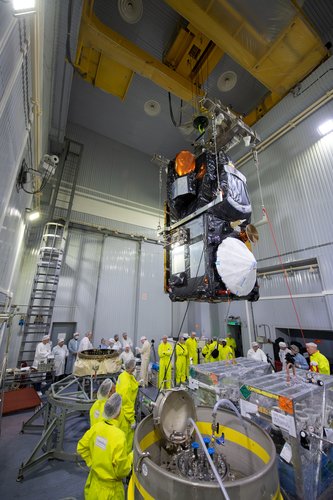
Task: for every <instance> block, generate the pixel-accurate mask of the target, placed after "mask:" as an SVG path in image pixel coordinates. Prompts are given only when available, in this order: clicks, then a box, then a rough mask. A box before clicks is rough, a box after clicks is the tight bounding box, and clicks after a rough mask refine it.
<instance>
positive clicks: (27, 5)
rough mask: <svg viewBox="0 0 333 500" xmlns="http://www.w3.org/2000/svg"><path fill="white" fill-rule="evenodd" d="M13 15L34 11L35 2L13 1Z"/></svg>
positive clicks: (30, 0)
mask: <svg viewBox="0 0 333 500" xmlns="http://www.w3.org/2000/svg"><path fill="white" fill-rule="evenodd" d="M13 9H14V12H15V14H30V13H32V12H35V11H36V0H13Z"/></svg>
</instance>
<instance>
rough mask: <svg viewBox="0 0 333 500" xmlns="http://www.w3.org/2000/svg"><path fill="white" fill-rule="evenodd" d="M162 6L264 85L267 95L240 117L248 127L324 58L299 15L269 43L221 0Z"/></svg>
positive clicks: (189, 0) (188, 0) (316, 38)
mask: <svg viewBox="0 0 333 500" xmlns="http://www.w3.org/2000/svg"><path fill="white" fill-rule="evenodd" d="M165 2H166V3H167V4H168V5H169V6H170V7H171V8H173V9H174V10H175V11H176V12H178V13H179V14H180V15H181V16H183V17H184V18H185V19H187V20H188V21H189V22H190V23H191V24H192V25H193V26H194V27H195V28H197V29H198V30H199V31H200V32H201V33H203V34H204V35H206V36H207V37H209V38H210V40H212V41H213V42H214V43H215V44H216V45H217V47H219V48H220V49H222V50H223V51H225V52H226V53H227V54H228V55H229V56H230V57H232V58H233V59H234V60H235V61H236V62H237V63H238V64H240V65H241V66H242V67H243V68H245V69H246V70H247V71H248V72H249V73H250V74H251V75H252V76H254V77H255V78H256V79H257V80H258V81H260V82H261V83H262V84H263V85H265V87H267V89H268V91H269V92H270V94H269V95H268V97H267V98H266V99H265V100H264V102H263V103H261V104H260V106H258V107H257V109H255V110H254V111H253V112H251V113H249V115H248V116H247V117H246V118H245V121H246V123H247V124H248V125H252V124H253V123H255V122H256V121H257V120H258V119H259V118H261V116H263V115H264V114H265V113H266V112H267V111H269V109H271V107H273V106H274V105H275V104H276V103H277V102H278V101H279V100H280V99H282V97H284V96H285V95H286V94H287V93H288V91H289V90H290V89H291V88H292V87H294V86H295V85H296V84H297V83H298V82H300V81H301V80H303V79H304V78H305V77H306V76H307V75H308V74H309V73H310V72H311V71H313V70H314V68H316V67H317V66H318V65H319V64H320V63H321V62H322V60H323V59H324V58H325V57H327V54H328V51H327V49H326V48H325V47H324V46H323V43H322V42H321V40H320V38H319V36H318V35H317V34H316V33H315V31H314V30H313V29H312V27H311V26H310V25H309V24H308V23H307V21H306V20H305V19H304V18H303V17H302V16H301V14H300V13H299V12H295V16H294V17H293V19H292V21H291V22H290V23H289V25H288V26H287V27H286V28H285V29H284V30H283V31H281V33H280V34H279V35H278V36H277V37H276V38H275V39H274V40H273V41H272V42H270V41H268V40H266V39H265V38H264V37H263V36H262V35H261V34H260V33H258V32H257V31H256V30H255V29H254V28H253V27H252V26H251V25H250V24H249V22H248V21H247V20H246V19H245V18H244V17H242V16H241V14H240V13H239V12H237V11H236V10H235V9H234V8H233V7H232V6H231V5H230V4H229V3H228V2H227V1H226V0H210V1H202V0H183V1H181V2H179V1H178V0H165Z"/></svg>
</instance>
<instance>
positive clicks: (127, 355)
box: [119, 344, 134, 365]
mask: <svg viewBox="0 0 333 500" xmlns="http://www.w3.org/2000/svg"><path fill="white" fill-rule="evenodd" d="M119 357H120V359H121V361H122V363H123V364H124V365H125V363H126V361H129V360H130V359H134V354H133V352H132V351H131V348H130V345H129V344H125V347H124V350H123V352H122V353H121V354H120V356H119Z"/></svg>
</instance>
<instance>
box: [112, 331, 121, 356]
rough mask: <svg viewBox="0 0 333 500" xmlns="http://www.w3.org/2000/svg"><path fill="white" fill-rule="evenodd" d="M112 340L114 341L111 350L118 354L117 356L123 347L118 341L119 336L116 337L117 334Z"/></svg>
mask: <svg viewBox="0 0 333 500" xmlns="http://www.w3.org/2000/svg"><path fill="white" fill-rule="evenodd" d="M113 339H114V344H113V347H112V349H113V350H114V351H117V352H119V354H120V353H121V351H122V350H123V346H122V343H121V342H120V340H119V335H118V333H116V334H115V335H114V337H113Z"/></svg>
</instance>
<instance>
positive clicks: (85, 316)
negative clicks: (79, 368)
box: [53, 229, 187, 346]
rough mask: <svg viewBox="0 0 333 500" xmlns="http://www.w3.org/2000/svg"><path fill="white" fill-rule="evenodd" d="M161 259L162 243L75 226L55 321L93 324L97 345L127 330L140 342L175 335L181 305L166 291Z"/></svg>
mask: <svg viewBox="0 0 333 500" xmlns="http://www.w3.org/2000/svg"><path fill="white" fill-rule="evenodd" d="M163 260H164V257H163V247H162V246H161V245H159V244H153V243H148V242H146V241H141V240H140V241H138V240H135V239H131V238H130V236H129V238H128V239H127V238H119V237H113V236H108V235H106V234H102V233H98V232H95V233H94V232H88V231H81V230H77V229H71V230H70V231H69V237H68V245H67V250H66V255H65V259H64V264H63V267H62V271H61V276H60V281H59V286H58V293H57V298H56V304H55V309H54V314H53V322H77V325H78V330H79V332H80V333H81V334H84V333H85V332H86V331H88V330H90V329H92V328H93V331H94V345H95V346H97V345H99V344H100V341H101V339H102V338H103V337H104V338H110V337H113V336H114V334H116V333H118V334H120V333H122V332H123V331H127V332H128V334H129V335H130V336H131V337H132V339H133V340H134V341H135V342H136V343H137V342H138V340H139V339H140V337H141V336H142V335H146V336H147V337H148V339H152V338H154V339H156V340H158V339H160V338H161V337H162V335H163V334H167V335H171V334H172V325H171V323H172V313H171V310H172V307H174V308H176V309H178V307H177V305H172V303H171V301H170V299H169V297H168V295H167V294H165V293H164V290H163ZM186 321H187V320H186ZM177 324H178V323H177ZM185 324H186V325H187V322H185ZM184 328H185V329H186V330H187V326H185V327H184ZM184 331H185V330H184Z"/></svg>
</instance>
